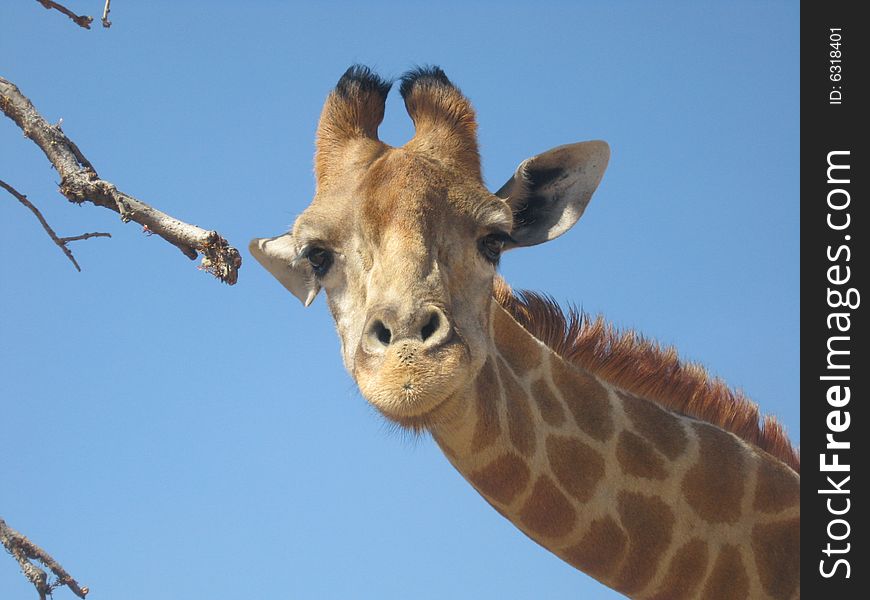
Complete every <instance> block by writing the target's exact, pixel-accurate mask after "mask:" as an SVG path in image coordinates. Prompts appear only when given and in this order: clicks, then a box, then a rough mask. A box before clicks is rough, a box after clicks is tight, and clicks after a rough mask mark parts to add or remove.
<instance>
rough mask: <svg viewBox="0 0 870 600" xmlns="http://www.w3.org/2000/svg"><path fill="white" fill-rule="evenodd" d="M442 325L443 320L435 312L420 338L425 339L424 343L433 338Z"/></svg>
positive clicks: (421, 331) (422, 330) (421, 332)
mask: <svg viewBox="0 0 870 600" xmlns="http://www.w3.org/2000/svg"><path fill="white" fill-rule="evenodd" d="M440 324H441V318H440V317H439V316H438V313H437V312H433V313H432V316H431V317H430V318H429V321H428V322H427V323H426V324H425V325H424V326H423V329H421V330H420V337H422V338H423V341H424V342H425V341H426V340H428V339H429V338H430V337H432V334H433V333H435V332H436V331H437V330H438V326H439V325H440Z"/></svg>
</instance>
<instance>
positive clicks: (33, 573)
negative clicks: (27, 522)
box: [0, 518, 89, 600]
mask: <svg viewBox="0 0 870 600" xmlns="http://www.w3.org/2000/svg"><path fill="white" fill-rule="evenodd" d="M0 543H2V544H3V547H4V548H6V550H7V551H8V552H9V554H11V555H12V556H14V557H15V560H17V561H18V564H19V565H20V566H21V571H22V572H23V573H24V576H25V577H27V579H28V580H29V581H30V583H32V584H33V587H35V588H36V591H37V592H39V598H40V600H45V597H46V596H50V595H51V593H52V592H53V591H54V590H55V589H57V588H59V587H61V586H64V585H65V586H66V587H68V588H69V589H70V590H71V591H72V593H73V594H75V595H76V596H78V597H79V598H84V597H85V596H87V595H88V591H89V590H88V588H86V587H82V586H80V585H79V584H78V582H77V581H76V580H75V579H73V578H72V576H71V575H70V574H69V573H67V572H66V570H64V568H63V567H62V566H60V564H59V563H58V562H57V561H56V560H54V559H53V558H52V557H51V555H49V554H48V552H46V551H45V550H43V549H42V548H40V547H39V546H37V545H36V544H34V543H33V542H31V541H30V540H29V539H27V538H26V537H25V536H23V535H21V534H20V533H18V532H17V531H15V530H14V529H12V528H11V527H9V526H8V525H7V524H6V521H4V520H3V519H2V518H0ZM34 560H38V561H39V562H41V563H42V564H43V565H45V566H46V567H47V568H48V569H50V570H51V572H52V573H53V574H54V576H55V577H57V580H56V581H54V582H53V583H49V582H48V574H47V573H46V572H45V571H44V570H42V569H41V568H39V567H37V566H36V565H35V564H33V562H32V561H34Z"/></svg>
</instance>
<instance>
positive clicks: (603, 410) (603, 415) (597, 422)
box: [551, 358, 614, 442]
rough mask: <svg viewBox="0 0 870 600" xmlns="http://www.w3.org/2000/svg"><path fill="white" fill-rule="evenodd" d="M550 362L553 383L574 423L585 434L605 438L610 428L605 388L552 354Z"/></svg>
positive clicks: (611, 420)
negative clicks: (552, 357)
mask: <svg viewBox="0 0 870 600" xmlns="http://www.w3.org/2000/svg"><path fill="white" fill-rule="evenodd" d="M551 364H552V374H553V383H555V384H556V387H557V388H558V389H559V391H560V392H561V394H562V397H563V398H564V399H565V403H566V404H567V405H568V409H569V410H570V411H571V414H572V415H573V416H574V420H575V421H576V422H577V425H578V426H579V427H580V429H582V430H583V431H585V432H586V433H587V434H589V436H591V437H593V438H595V439H597V440H600V441H602V442H606V441H607V440H608V439H610V437H611V436H612V435H613V431H614V425H613V417H612V416H611V408H610V400H609V398H608V397H607V390H605V389H604V386H602V385H601V384H600V383H598V380H596V379H595V378H594V377H592V376H591V375H589V374H588V373H586V372H585V371H581V370H580V369H579V368H576V367H571V366H569V365H566V364H565V363H564V362H563V361H561V360H558V359H556V358H554V359H553V361H552V363H551Z"/></svg>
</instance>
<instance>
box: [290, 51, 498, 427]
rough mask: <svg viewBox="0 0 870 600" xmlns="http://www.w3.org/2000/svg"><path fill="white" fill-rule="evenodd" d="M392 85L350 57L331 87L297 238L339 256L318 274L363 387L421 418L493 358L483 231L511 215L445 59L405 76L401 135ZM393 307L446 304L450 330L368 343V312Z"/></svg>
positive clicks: (388, 406) (402, 414) (393, 409)
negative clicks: (399, 140)
mask: <svg viewBox="0 0 870 600" xmlns="http://www.w3.org/2000/svg"><path fill="white" fill-rule="evenodd" d="M388 89H389V84H388V83H387V82H385V81H383V80H381V79H380V78H378V77H377V76H376V75H374V74H373V73H371V72H370V71H369V70H368V69H366V68H365V67H352V68H351V69H349V70H348V72H347V73H346V74H345V76H344V77H342V79H341V80H340V81H339V84H338V85H337V86H336V89H335V90H334V91H333V92H332V93H330V95H329V97H328V98H327V100H326V102H325V104H324V108H323V112H322V115H321V119H320V123H319V126H318V132H317V152H316V155H315V173H316V176H317V193H316V195H315V198H314V200H313V202H312V203H311V205H310V206H309V208H308V209H306V211H305V212H304V213H303V214H302V215H301V216H300V218H299V219H298V220H297V223H296V225H295V226H294V230H293V233H294V236H295V238H296V239H297V241H298V244H297V245H298V246H299V247H303V246H306V245H308V246H310V247H317V248H325V249H327V250H329V251H330V252H332V255H333V256H334V263H333V265H332V267H331V269H330V272H328V273H327V274H326V275H325V276H324V277H323V280H322V281H318V283H319V284H321V285H322V287H323V288H324V289H325V290H326V293H327V296H328V301H329V307H330V310H331V312H332V314H333V316H334V317H335V320H336V324H337V327H338V331H339V336H340V338H341V341H342V353H343V357H344V360H345V365H346V367H347V368H348V370H349V371H351V373H352V374H353V375H354V378H355V379H356V381H357V384H358V385H359V387H360V390H361V391H362V393H363V395H364V396H365V397H366V398H367V399H368V400H369V401H370V402H372V404H373V405H374V406H375V407H377V408H378V409H379V410H380V411H381V412H382V413H383V414H384V415H385V416H387V417H388V418H389V419H391V420H393V421H395V422H397V423H399V424H400V425H403V426H405V427H410V428H414V429H420V428H429V427H431V426H432V425H433V424H434V423H436V422H440V421H442V420H444V419H447V418H448V417H450V416H451V415H454V414H455V412H456V410H455V409H456V408H457V407H456V406H455V405H453V406H447V405H446V404H445V402H446V401H447V399H448V398H450V397H452V396H453V395H454V392H456V391H457V390H458V389H460V388H462V387H463V386H467V385H471V382H472V381H473V378H474V377H475V376H476V374H477V372H478V370H479V369H480V367H481V366H482V365H483V362H484V360H485V359H486V346H487V341H488V340H487V335H488V327H489V323H488V319H489V305H490V303H491V286H492V277H493V267H492V265H490V264H488V263H486V261H485V260H483V259H482V258H481V256H480V254H479V249H478V246H477V242H478V240H479V239H480V237H481V236H484V235H487V234H488V233H491V232H492V231H505V230H509V229H510V226H511V222H512V216H511V209H510V207H508V206H507V205H506V204H505V203H504V202H503V201H502V200H501V199H499V198H497V197H495V196H494V195H493V194H491V193H490V192H489V191H487V190H486V188H485V187H484V186H483V184H482V182H481V180H480V163H479V157H478V155H477V145H476V139H475V135H476V132H475V130H476V125H475V123H474V111H473V110H472V109H471V105H470V103H469V102H468V101H467V100H466V99H465V98H464V96H462V94H461V93H460V92H459V90H458V89H457V88H455V87H454V86H453V85H452V84H451V83H450V82H449V80H447V79H446V77H445V76H444V75H443V73H442V72H440V70H437V69H428V70H426V69H424V70H418V71H415V72H413V73H410V74H409V75H407V76H406V77H405V78H404V80H403V83H402V94H403V96H404V98H405V101H406V105H407V107H408V110H409V114H410V115H411V117H412V119H413V120H414V122H415V126H416V128H417V131H416V133H415V136H414V138H413V139H412V140H411V141H410V142H408V144H406V145H405V146H404V147H401V148H393V147H390V146H388V145H386V144H384V143H383V142H381V141H380V140H379V139H378V136H377V128H378V126H379V124H380V122H381V120H382V119H383V115H384V101H385V98H386V94H387V91H388ZM383 307H386V308H388V309H389V310H391V311H393V314H398V315H400V316H401V317H402V318H403V319H406V321H405V322H410V318H411V317H410V316H409V315H414V314H423V311H425V310H426V309H427V307H436V308H437V309H438V310H440V311H441V313H440V314H442V315H444V316H445V318H446V319H447V320H448V321H449V325H450V329H449V331H450V332H451V336H450V337H449V340H448V341H447V342H446V343H445V346H444V347H442V348H438V349H437V351H435V352H428V351H424V350H422V349H421V348H419V347H413V344H411V345H408V346H405V347H398V346H396V345H391V346H390V347H389V348H387V349H386V350H384V352H383V353H382V355H380V354H378V353H373V352H369V351H367V350H366V351H362V345H361V340H362V336H363V331H362V328H363V325H364V324H365V323H366V322H367V321H368V319H369V317H371V315H372V314H374V313H376V312H377V311H379V310H382V309H383ZM496 426H497V425H496ZM481 443H484V442H483V441H481Z"/></svg>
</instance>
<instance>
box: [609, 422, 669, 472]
mask: <svg viewBox="0 0 870 600" xmlns="http://www.w3.org/2000/svg"><path fill="white" fill-rule="evenodd" d="M616 460H617V461H619V466H620V468H621V469H622V472H623V473H625V474H626V475H634V476H636V477H643V478H645V479H666V478H667V476H668V473H667V471H666V470H665V463H664V461H663V460H662V458H661V457H660V456H659V455H658V454H657V453H656V451H655V450H654V449H653V447H652V446H651V445H650V444H648V443H647V442H646V441H644V439H643V438H642V437H640V436H639V435H636V434H634V433H632V432H630V431H623V432H622V433H620V434H619V442H618V443H617V445H616Z"/></svg>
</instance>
